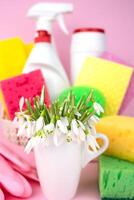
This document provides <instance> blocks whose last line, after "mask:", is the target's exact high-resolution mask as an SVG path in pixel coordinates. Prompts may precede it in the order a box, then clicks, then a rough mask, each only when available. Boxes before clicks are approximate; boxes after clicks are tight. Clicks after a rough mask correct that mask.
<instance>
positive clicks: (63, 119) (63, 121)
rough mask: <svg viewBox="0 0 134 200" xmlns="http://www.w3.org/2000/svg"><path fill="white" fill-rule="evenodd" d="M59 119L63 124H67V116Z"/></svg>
mask: <svg viewBox="0 0 134 200" xmlns="http://www.w3.org/2000/svg"><path fill="white" fill-rule="evenodd" d="M61 121H62V123H63V124H64V126H68V125H69V122H68V119H67V117H61Z"/></svg>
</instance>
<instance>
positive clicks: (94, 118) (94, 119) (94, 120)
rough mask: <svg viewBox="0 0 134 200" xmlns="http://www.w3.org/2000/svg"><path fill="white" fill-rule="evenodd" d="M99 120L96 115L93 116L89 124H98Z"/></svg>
mask: <svg viewBox="0 0 134 200" xmlns="http://www.w3.org/2000/svg"><path fill="white" fill-rule="evenodd" d="M99 120H100V119H99V117H97V116H96V115H93V116H91V117H90V119H89V123H92V122H93V123H97V122H98V121H99Z"/></svg>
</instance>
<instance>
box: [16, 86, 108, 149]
mask: <svg viewBox="0 0 134 200" xmlns="http://www.w3.org/2000/svg"><path fill="white" fill-rule="evenodd" d="M44 98H45V90H44V87H43V89H42V92H41V96H40V97H39V96H36V97H35V98H33V100H32V102H31V101H29V100H28V99H24V97H22V98H21V99H20V103H19V106H20V112H17V113H16V117H15V121H16V122H17V123H18V124H19V128H18V136H26V137H27V138H28V143H27V145H26V147H25V151H26V152H30V151H31V150H32V148H34V147H35V146H36V145H39V144H41V143H42V144H44V145H50V141H53V144H54V145H57V146H58V145H60V144H63V143H64V142H68V143H69V142H78V143H79V142H86V143H88V146H89V147H90V148H89V150H91V149H92V150H93V151H97V149H98V148H99V145H98V143H97V142H96V139H95V137H94V136H95V134H96V130H95V123H96V122H98V120H99V115H100V113H101V112H104V110H103V108H102V107H101V105H100V104H98V103H97V102H95V101H94V94H93V91H91V92H90V94H89V95H88V97H87V98H86V100H85V96H84V95H83V96H82V97H81V99H80V100H79V102H78V104H77V105H76V104H75V95H73V94H72V93H71V92H70V93H69V95H68V96H67V97H66V98H65V99H64V100H63V102H62V103H61V102H59V100H55V101H54V102H53V103H52V104H51V105H50V106H49V107H48V108H47V107H46V105H45V104H44ZM24 104H26V108H25V109H24Z"/></svg>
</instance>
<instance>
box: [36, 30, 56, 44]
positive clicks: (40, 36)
mask: <svg viewBox="0 0 134 200" xmlns="http://www.w3.org/2000/svg"><path fill="white" fill-rule="evenodd" d="M51 39H52V38H51V34H50V33H49V32H48V31H46V30H39V31H37V35H36V37H35V38H34V42H35V43H39V42H47V43H51Z"/></svg>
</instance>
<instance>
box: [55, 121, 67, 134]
mask: <svg viewBox="0 0 134 200" xmlns="http://www.w3.org/2000/svg"><path fill="white" fill-rule="evenodd" d="M56 125H57V127H58V128H59V130H60V131H61V132H62V133H64V134H67V132H68V130H67V121H66V119H64V118H61V119H60V120H58V121H57V123H56Z"/></svg>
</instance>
